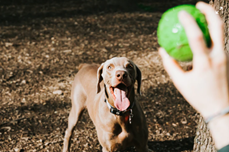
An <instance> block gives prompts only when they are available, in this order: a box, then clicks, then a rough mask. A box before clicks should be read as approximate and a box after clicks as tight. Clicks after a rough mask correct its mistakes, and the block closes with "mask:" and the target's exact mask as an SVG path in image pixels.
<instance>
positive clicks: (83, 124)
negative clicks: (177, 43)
mask: <svg viewBox="0 0 229 152" xmlns="http://www.w3.org/2000/svg"><path fill="white" fill-rule="evenodd" d="M119 2H121V1H119ZM183 3H189V4H195V3H196V1H195V0H174V1H170V0H162V1H160V2H157V1H153V0H151V1H150V0H148V1H146V0H145V1H141V2H140V4H142V5H141V8H140V7H133V8H134V9H132V8H128V7H127V6H126V5H121V4H120V5H116V6H111V5H108V3H107V1H105V0H65V1H61V0H33V1H31V0H7V1H4V2H0V14H1V15H0V21H1V22H0V39H1V41H0V101H1V102H0V151H1V152H27V151H29V152H30V151H44V152H46V151H61V149H62V146H63V137H64V133H65V130H66V128H67V121H68V115H69V111H70V108H71V101H70V91H71V83H72V81H73V78H74V75H75V74H76V73H77V71H78V66H79V64H80V63H83V62H84V63H85V62H86V63H102V62H104V61H105V60H107V59H109V58H112V57H116V56H125V57H128V58H130V59H131V60H133V61H134V62H135V63H136V64H137V65H138V67H139V68H140V69H141V71H142V75H143V78H142V87H141V92H142V96H137V98H138V101H139V102H141V104H142V108H143V110H144V113H145V116H146V118H147V124H148V129H149V142H148V145H149V148H150V149H152V150H153V151H155V152H172V151H176V152H180V151H182V152H189V151H192V149H193V142H194V141H193V140H194V136H195V130H196V125H197V124H196V120H197V119H198V114H196V111H195V110H194V109H192V107H191V106H190V105H189V104H188V103H187V102H186V101H185V99H184V98H183V97H182V95H181V94H180V93H179V92H178V91H177V90H176V88H175V87H174V85H173V84H172V82H171V80H170V78H169V77H168V75H167V73H166V72H165V70H164V68H163V66H162V62H161V59H160V57H159V56H158V52H157V49H158V47H159V45H158V43H157V33H156V30H157V25H158V21H159V19H160V17H161V15H162V13H163V12H164V11H165V10H166V9H168V8H170V7H172V6H176V5H179V4H183ZM133 5H135V4H133ZM123 6H124V7H123ZM135 6H137V5H135ZM139 6H140V5H139ZM142 6H147V7H145V8H143V7H142ZM188 64H189V63H188ZM182 66H183V67H184V69H185V68H186V66H187V64H182ZM70 150H71V151H76V152H85V151H89V152H99V151H100V144H99V142H98V139H97V135H96V131H95V127H94V125H93V123H92V121H91V120H90V118H89V116H88V114H87V112H84V114H83V116H82V118H81V120H80V121H79V123H78V124H77V126H76V127H75V129H74V131H73V136H72V138H71V147H70ZM131 151H135V150H134V148H130V149H127V150H126V152H131Z"/></svg>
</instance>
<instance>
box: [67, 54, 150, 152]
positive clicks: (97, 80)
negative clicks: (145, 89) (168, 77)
mask: <svg viewBox="0 0 229 152" xmlns="http://www.w3.org/2000/svg"><path fill="white" fill-rule="evenodd" d="M136 80H137V82H138V89H137V92H138V93H140V86H141V71H140V70H139V69H138V67H137V66H136V65H135V64H134V63H133V62H132V61H130V60H128V59H127V58H125V57H116V58H112V59H110V60H107V61H106V62H105V63H103V64H102V65H101V66H100V67H99V65H95V64H92V65H89V64H83V65H81V66H80V70H79V72H78V73H77V74H76V77H75V79H74V82H73V86H72V93H71V99H72V109H71V112H70V115H69V118H68V128H67V130H66V133H65V137H64V148H63V152H66V151H68V147H69V139H70V137H71V134H72V129H73V127H74V126H75V125H76V123H77V121H78V120H79V117H80V115H81V113H82V111H83V110H84V109H85V108H87V110H88V113H89V115H90V117H91V119H92V121H93V123H94V125H95V127H96V130H97V135H98V139H99V142H100V144H101V145H102V150H103V152H113V151H117V150H124V149H126V148H127V147H130V146H135V148H136V149H137V151H138V152H147V151H148V146H147V141H148V129H147V125H146V120H145V116H144V113H143V111H142V109H141V107H140V105H139V103H138V102H137V101H136V100H135V91H134V83H135V81H136Z"/></svg>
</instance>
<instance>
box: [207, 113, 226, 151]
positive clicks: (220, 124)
mask: <svg viewBox="0 0 229 152" xmlns="http://www.w3.org/2000/svg"><path fill="white" fill-rule="evenodd" d="M208 128H209V129H210V132H211V134H212V137H213V139H214V141H215V146H216V148H217V149H220V148H222V147H224V146H226V145H228V144H229V138H228V137H229V114H228V113H227V114H225V115H223V116H220V117H216V118H215V119H213V120H212V121H210V122H209V124H208Z"/></svg>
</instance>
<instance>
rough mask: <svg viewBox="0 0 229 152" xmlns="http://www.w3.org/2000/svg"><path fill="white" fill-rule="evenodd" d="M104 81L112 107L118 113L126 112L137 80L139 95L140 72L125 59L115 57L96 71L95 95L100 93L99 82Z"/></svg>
mask: <svg viewBox="0 0 229 152" xmlns="http://www.w3.org/2000/svg"><path fill="white" fill-rule="evenodd" d="M102 80H103V81H104V84H105V86H106V89H107V93H108V94H109V95H110V96H111V98H113V101H114V105H115V107H116V108H117V109H119V110H120V111H123V110H126V109H127V108H128V107H129V105H130V101H129V97H130V93H131V90H132V89H133V87H134V83H135V81H136V80H137V82H138V88H137V92H138V93H139V94H140V87H141V71H140V70H139V68H138V67H137V66H136V65H135V64H134V63H133V62H132V61H130V60H128V59H127V58H125V57H115V58H112V59H110V60H107V61H106V62H104V63H103V64H101V66H100V67H99V69H98V71H97V93H99V92H100V82H101V81H102Z"/></svg>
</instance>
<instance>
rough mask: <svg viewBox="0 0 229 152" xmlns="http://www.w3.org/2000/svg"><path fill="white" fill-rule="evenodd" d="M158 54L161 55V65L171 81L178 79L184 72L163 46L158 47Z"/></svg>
mask: <svg viewBox="0 0 229 152" xmlns="http://www.w3.org/2000/svg"><path fill="white" fill-rule="evenodd" d="M159 54H160V56H161V57H162V61H163V65H164V68H165V70H166V71H167V73H168V74H169V76H170V77H171V78H172V80H173V82H175V81H176V79H179V78H181V77H182V75H183V74H184V71H183V70H182V69H181V67H180V66H179V64H178V63H177V62H176V60H174V59H173V58H171V57H170V56H169V55H168V54H167V52H166V51H165V50H164V49H163V48H159Z"/></svg>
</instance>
